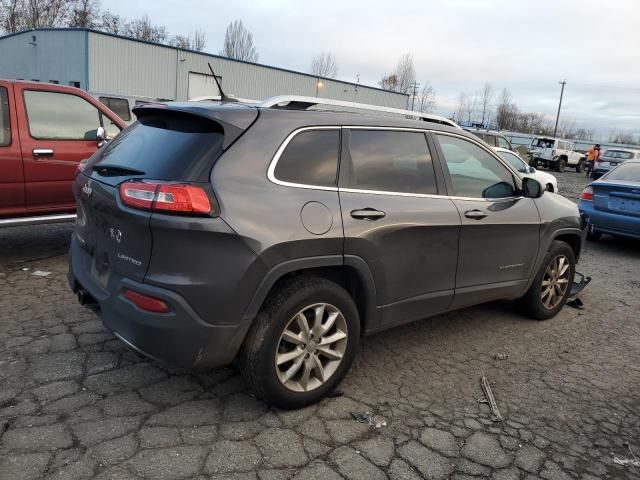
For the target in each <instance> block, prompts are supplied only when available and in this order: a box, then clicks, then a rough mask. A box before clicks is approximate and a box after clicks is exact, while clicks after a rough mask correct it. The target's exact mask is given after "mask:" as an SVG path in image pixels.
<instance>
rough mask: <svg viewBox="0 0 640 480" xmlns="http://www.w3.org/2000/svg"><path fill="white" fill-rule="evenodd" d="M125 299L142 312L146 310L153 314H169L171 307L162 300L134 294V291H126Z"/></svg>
mask: <svg viewBox="0 0 640 480" xmlns="http://www.w3.org/2000/svg"><path fill="white" fill-rule="evenodd" d="M124 298H126V299H127V300H129V301H130V302H133V304H134V305H135V306H136V307H138V308H139V309H140V310H146V311H147V312H153V313H167V312H168V311H169V305H167V304H166V303H165V302H163V301H162V300H160V299H158V298H155V297H150V296H149V295H143V294H142V293H138V292H134V291H133V290H125V292H124Z"/></svg>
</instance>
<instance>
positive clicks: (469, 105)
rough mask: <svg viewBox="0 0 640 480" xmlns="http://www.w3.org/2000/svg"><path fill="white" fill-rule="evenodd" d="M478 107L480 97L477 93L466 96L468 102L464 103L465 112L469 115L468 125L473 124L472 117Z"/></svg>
mask: <svg viewBox="0 0 640 480" xmlns="http://www.w3.org/2000/svg"><path fill="white" fill-rule="evenodd" d="M477 107H478V97H477V96H476V95H471V96H470V97H467V98H466V102H465V104H464V113H465V115H466V117H467V125H471V123H472V121H471V119H472V117H473V115H474V113H475V111H476V110H477Z"/></svg>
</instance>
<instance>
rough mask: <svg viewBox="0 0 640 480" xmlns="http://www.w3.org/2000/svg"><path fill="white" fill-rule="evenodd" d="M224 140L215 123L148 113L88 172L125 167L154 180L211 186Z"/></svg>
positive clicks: (96, 158)
mask: <svg viewBox="0 0 640 480" xmlns="http://www.w3.org/2000/svg"><path fill="white" fill-rule="evenodd" d="M223 140H224V133H223V131H222V128H221V127H220V125H219V124H217V123H215V122H213V121H211V120H208V119H204V118H201V117H198V116H195V115H190V114H185V113H180V112H170V111H166V112H162V113H155V112H153V113H152V112H147V113H146V114H145V115H144V116H142V117H141V118H139V119H138V122H136V123H134V124H133V125H131V126H130V127H129V128H127V129H125V130H123V131H122V133H120V135H118V136H117V137H116V138H115V139H114V140H112V141H111V142H109V143H108V144H107V146H106V147H105V148H104V151H103V153H102V155H96V156H94V157H92V159H91V160H90V162H89V163H88V164H87V167H86V169H85V171H86V170H88V169H93V170H94V171H95V170H96V169H98V172H99V167H101V166H102V167H106V166H109V167H112V168H111V170H113V171H117V169H118V167H121V168H123V169H128V170H137V171H139V172H140V175H141V176H144V177H145V178H149V179H154V180H176V181H195V182H208V181H209V175H210V173H211V168H212V167H213V163H214V162H215V160H216V159H217V158H218V157H219V156H220V155H221V154H222V145H223Z"/></svg>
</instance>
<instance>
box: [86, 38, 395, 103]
mask: <svg viewBox="0 0 640 480" xmlns="http://www.w3.org/2000/svg"><path fill="white" fill-rule="evenodd" d="M207 62H209V63H211V66H212V67H213V69H214V70H215V72H216V75H218V76H221V77H222V86H223V88H224V89H225V92H226V93H227V94H233V95H235V96H237V97H241V98H250V99H255V100H262V99H265V98H268V97H271V96H274V95H283V94H290V95H307V96H314V95H315V93H316V84H317V79H316V78H315V77H312V76H308V75H304V74H300V73H295V72H289V71H285V70H280V69H277V68H270V67H265V66H261V65H254V64H249V63H244V62H237V61H233V60H228V59H225V58H220V57H217V56H212V55H206V54H202V53H195V52H189V51H184V50H177V49H175V48H171V47H165V46H161V45H153V44H147V43H141V42H136V41H131V40H127V39H123V38H118V37H113V36H110V35H103V34H100V33H96V32H89V88H90V90H91V91H93V92H104V93H113V94H121V95H140V96H149V97H159V98H170V99H177V100H187V95H188V89H189V72H196V73H202V74H207V75H210V74H211V72H210V71H209V67H208V66H207ZM212 93H213V92H212ZM318 96H320V97H326V98H334V99H340V100H348V101H352V102H362V103H371V104H375V105H384V106H389V107H396V108H406V105H407V97H406V96H405V95H400V94H397V93H393V92H386V91H383V90H378V89H375V88H369V87H365V86H363V85H357V86H356V85H353V84H349V83H346V82H339V81H335V80H322V86H321V87H319V89H318Z"/></svg>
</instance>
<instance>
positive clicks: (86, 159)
mask: <svg viewBox="0 0 640 480" xmlns="http://www.w3.org/2000/svg"><path fill="white" fill-rule="evenodd" d="M88 160H89V159H88V158H85V159H84V160H80V163H78V166H76V175H78V174H79V173H80V172H82V170H84V167H85V165H86V164H87V161H88Z"/></svg>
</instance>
